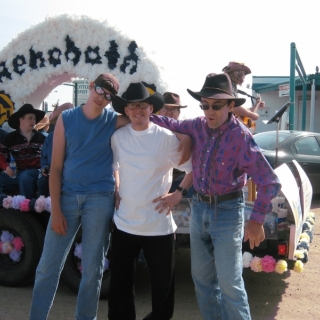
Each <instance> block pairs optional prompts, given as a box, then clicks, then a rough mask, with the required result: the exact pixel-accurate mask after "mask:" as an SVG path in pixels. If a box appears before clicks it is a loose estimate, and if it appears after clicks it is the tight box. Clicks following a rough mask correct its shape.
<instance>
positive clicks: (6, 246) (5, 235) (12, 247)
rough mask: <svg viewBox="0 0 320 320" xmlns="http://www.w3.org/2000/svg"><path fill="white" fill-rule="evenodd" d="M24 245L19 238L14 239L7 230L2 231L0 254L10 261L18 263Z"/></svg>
mask: <svg viewBox="0 0 320 320" xmlns="http://www.w3.org/2000/svg"><path fill="white" fill-rule="evenodd" d="M23 247H24V243H23V241H22V239H21V238H20V237H15V236H14V235H13V234H12V233H10V232H9V231H7V230H3V231H2V232H1V236H0V253H2V254H8V255H9V257H10V258H11V260H13V261H14V262H19V261H20V259H21V254H22V248H23Z"/></svg>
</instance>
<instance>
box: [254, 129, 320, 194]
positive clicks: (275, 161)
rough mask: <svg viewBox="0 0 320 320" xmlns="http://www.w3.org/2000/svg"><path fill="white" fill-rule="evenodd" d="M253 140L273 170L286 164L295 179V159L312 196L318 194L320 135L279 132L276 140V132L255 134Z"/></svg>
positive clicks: (319, 190) (305, 132) (302, 132)
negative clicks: (304, 174)
mask: <svg viewBox="0 0 320 320" xmlns="http://www.w3.org/2000/svg"><path fill="white" fill-rule="evenodd" d="M254 139H255V141H256V143H257V144H258V145H259V147H260V148H261V149H262V151H263V154H264V155H265V157H266V158H267V160H268V161H269V163H270V165H271V166H272V167H273V168H277V167H279V166H280V165H282V164H283V163H286V164H287V165H288V166H289V168H290V169H291V170H292V172H293V174H294V176H295V177H297V176H298V175H297V174H296V168H295V166H294V165H293V163H292V160H294V159H295V160H296V161H297V162H298V163H299V164H300V166H301V167H302V169H303V170H304V171H305V173H306V174H307V176H308V178H309V180H310V182H311V185H312V188H313V194H316V193H320V133H316V132H307V131H289V130H279V131H278V139H277V131H268V132H261V133H257V134H255V135H254ZM277 140H278V143H277Z"/></svg>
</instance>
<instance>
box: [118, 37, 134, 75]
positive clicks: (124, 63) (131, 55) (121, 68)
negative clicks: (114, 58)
mask: <svg viewBox="0 0 320 320" xmlns="http://www.w3.org/2000/svg"><path fill="white" fill-rule="evenodd" d="M137 48H138V46H137V44H136V42H135V41H132V42H131V43H130V45H129V47H128V50H129V52H130V54H129V55H128V56H126V57H124V59H123V64H122V65H121V66H120V70H121V71H122V72H123V73H125V71H126V67H127V66H128V65H129V62H128V61H130V60H132V61H134V62H135V63H136V64H135V65H134V66H133V67H132V68H131V69H130V71H129V73H130V74H133V73H135V72H136V71H137V64H138V56H137V55H136V54H135V53H134V51H135V50H136V49H137Z"/></svg>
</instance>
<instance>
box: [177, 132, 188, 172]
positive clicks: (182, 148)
mask: <svg viewBox="0 0 320 320" xmlns="http://www.w3.org/2000/svg"><path fill="white" fill-rule="evenodd" d="M173 133H174V134H175V135H176V137H177V138H178V139H179V141H180V143H179V148H178V150H177V151H178V152H181V158H180V160H179V166H180V165H182V164H183V163H185V162H187V161H188V160H189V159H190V157H191V150H192V139H191V137H190V136H188V135H186V134H182V133H179V132H173Z"/></svg>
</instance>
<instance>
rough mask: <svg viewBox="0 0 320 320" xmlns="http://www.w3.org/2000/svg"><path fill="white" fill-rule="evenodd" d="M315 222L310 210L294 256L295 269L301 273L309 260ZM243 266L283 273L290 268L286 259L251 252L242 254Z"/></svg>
mask: <svg viewBox="0 0 320 320" xmlns="http://www.w3.org/2000/svg"><path fill="white" fill-rule="evenodd" d="M314 222H315V215H314V213H313V212H310V213H309V215H308V216H307V218H306V222H305V223H304V224H303V227H302V233H301V235H300V240H299V243H298V245H297V248H296V250H295V252H294V256H295V257H296V258H297V261H296V262H295V263H294V267H293V271H295V272H298V273H301V272H302V271H303V268H304V263H306V262H307V261H308V252H309V245H310V243H311V242H312V239H313V227H314ZM242 263H243V268H249V267H250V268H251V270H252V271H254V272H261V271H264V272H267V273H269V272H276V273H279V274H282V273H284V272H286V271H287V270H288V264H287V262H286V261H285V260H283V259H280V260H278V261H276V259H274V258H273V257H272V256H269V255H266V256H264V257H262V258H260V257H253V255H252V254H251V253H250V252H244V253H243V254H242Z"/></svg>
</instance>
